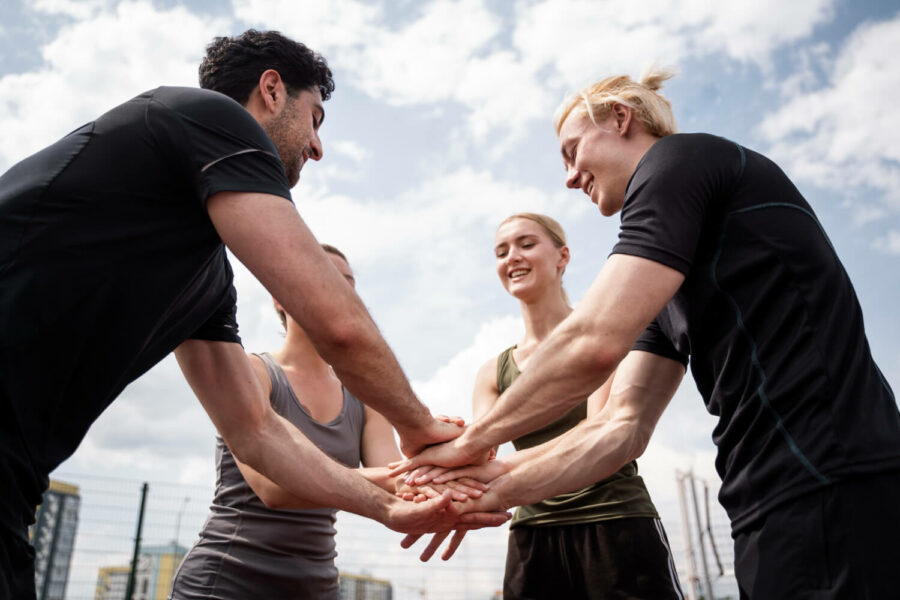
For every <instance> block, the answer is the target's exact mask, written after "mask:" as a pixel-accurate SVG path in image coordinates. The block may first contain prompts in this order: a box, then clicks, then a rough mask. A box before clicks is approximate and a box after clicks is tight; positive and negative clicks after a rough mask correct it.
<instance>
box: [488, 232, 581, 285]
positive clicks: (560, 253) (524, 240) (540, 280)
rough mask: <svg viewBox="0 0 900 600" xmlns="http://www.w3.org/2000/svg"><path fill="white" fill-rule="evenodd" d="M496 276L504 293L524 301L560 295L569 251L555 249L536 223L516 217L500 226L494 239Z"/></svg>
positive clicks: (551, 241)
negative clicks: (545, 295)
mask: <svg viewBox="0 0 900 600" xmlns="http://www.w3.org/2000/svg"><path fill="white" fill-rule="evenodd" d="M494 256H496V259H497V265H496V266H497V275H498V276H499V277H500V282H501V283H502V284H503V287H504V288H506V291H507V292H509V293H510V294H511V295H512V296H514V297H516V298H518V299H519V300H523V301H530V300H533V299H536V298H538V297H539V296H540V295H542V294H546V293H556V294H560V295H562V274H563V271H564V270H565V267H566V265H567V264H568V263H569V249H568V248H567V247H565V246H562V247H561V248H557V247H556V245H555V244H554V243H553V240H552V239H551V238H550V236H549V235H548V234H547V232H546V230H545V229H544V228H543V227H542V226H541V225H539V224H538V223H536V222H534V221H532V220H530V219H524V218H515V219H512V220H510V221H507V222H505V223H503V224H502V225H500V227H499V228H498V229H497V235H496V237H495V239H494Z"/></svg>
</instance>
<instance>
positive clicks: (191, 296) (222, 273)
mask: <svg viewBox="0 0 900 600" xmlns="http://www.w3.org/2000/svg"><path fill="white" fill-rule="evenodd" d="M200 74H201V83H202V85H203V87H205V88H209V89H205V90H204V89H196V88H177V87H160V88H157V89H154V90H150V91H148V92H145V93H143V94H141V95H139V96H137V97H135V98H133V99H131V100H129V101H128V102H125V103H124V104H122V105H120V106H117V107H115V108H113V109H112V110H110V111H109V112H107V113H105V114H103V115H102V116H100V117H99V118H98V119H97V120H95V121H93V122H91V123H88V124H87V125H84V126H83V127H80V128H78V129H76V130H75V131H73V132H72V133H70V134H69V135H67V136H65V137H64V138H62V139H61V140H59V141H58V142H56V143H54V144H52V145H51V146H48V147H47V148H45V149H44V150H42V151H40V152H38V153H36V154H34V155H32V156H30V157H28V158H26V159H24V160H23V161H21V162H20V163H18V164H16V165H15V166H13V167H12V168H10V169H9V171H7V172H6V173H5V174H4V175H3V176H2V177H0V490H3V494H2V499H0V598H34V597H35V589H34V572H33V569H34V560H33V557H34V551H33V548H31V546H30V545H29V543H28V537H27V528H28V525H29V524H30V523H32V522H33V520H34V507H35V506H36V505H37V504H39V503H40V500H41V493H42V492H43V490H44V489H46V487H47V484H48V475H49V473H50V472H51V471H52V470H53V469H54V468H55V467H56V466H57V465H59V464H60V463H61V462H62V461H63V460H65V459H66V458H67V457H69V456H70V455H71V454H72V453H73V452H74V451H75V449H76V448H77V446H78V444H79V443H80V442H81V440H82V439H83V438H84V436H85V434H86V433H87V430H88V428H89V427H90V425H91V423H92V422H93V421H94V420H95V419H96V418H97V417H98V416H99V415H100V413H101V412H102V411H103V410H104V409H105V408H106V407H107V406H109V404H110V403H111V402H112V401H113V400H114V399H115V398H116V397H117V396H118V395H119V393H120V392H121V391H122V390H123V389H124V388H125V386H126V385H128V384H129V383H130V382H131V381H134V380H135V379H137V378H138V377H139V376H140V375H141V374H143V373H144V372H145V371H147V370H148V369H150V367H152V366H153V365H154V364H156V363H157V362H159V361H160V360H162V358H164V357H165V356H166V355H168V354H169V353H170V352H173V351H174V352H175V356H176V358H177V360H178V362H179V364H180V366H181V368H182V371H183V372H184V374H185V376H186V378H187V380H188V382H189V383H190V385H191V387H192V388H193V390H194V392H195V393H196V395H197V397H198V398H199V399H200V402H201V403H202V404H203V406H204V408H205V409H206V411H207V413H208V414H209V416H210V418H211V419H212V421H213V423H214V424H215V426H216V428H217V429H218V431H219V433H220V434H221V435H222V437H223V438H224V439H225V440H226V442H227V443H228V446H229V448H230V449H231V450H232V452H233V453H234V454H235V455H236V456H237V457H239V458H240V460H241V461H242V462H244V463H246V464H248V465H250V466H252V467H253V468H254V469H255V470H257V471H259V472H260V473H262V474H264V475H265V476H267V477H269V478H270V479H272V480H273V481H275V482H277V483H278V484H280V485H281V486H282V487H283V488H284V489H285V490H287V491H289V492H290V493H292V494H294V495H295V496H297V497H300V498H304V499H306V500H308V501H309V502H310V503H311V505H322V506H331V507H335V508H338V509H342V510H348V511H351V512H355V513H358V514H361V515H365V516H367V517H371V518H373V519H376V520H378V521H380V522H382V523H384V524H385V525H387V526H388V527H391V528H393V529H397V530H401V531H409V532H422V531H426V530H429V531H433V530H445V529H447V528H449V527H451V526H453V525H454V524H456V523H458V522H460V520H462V521H463V522H469V523H471V524H473V525H474V524H481V525H485V524H494V525H495V524H499V523H501V522H503V521H505V519H506V516H505V515H504V514H502V513H501V514H476V515H472V516H469V515H464V516H460V515H459V514H458V511H457V509H455V508H453V507H451V505H450V499H449V497H448V496H444V497H441V498H438V499H435V500H432V501H429V502H427V503H422V504H414V503H408V502H403V501H402V500H399V499H398V498H396V497H395V496H393V495H392V494H390V493H388V492H386V491H384V490H382V489H381V488H378V487H376V486H375V485H374V484H372V483H370V482H368V481H367V480H365V479H364V478H363V477H362V476H360V475H358V474H356V473H355V472H354V471H352V470H350V469H348V468H346V467H344V466H343V465H339V464H338V463H337V462H335V461H334V460H332V459H330V458H328V457H327V456H325V455H324V454H323V453H322V452H321V451H320V450H319V449H318V448H316V447H315V445H314V444H312V443H311V442H310V441H309V440H307V439H306V438H305V437H303V435H302V434H301V433H300V432H299V430H298V429H297V428H296V427H293V426H292V425H290V424H289V423H288V422H287V421H285V420H284V419H282V418H281V417H280V416H278V415H277V414H276V413H275V412H274V411H273V410H272V409H271V406H270V405H269V402H268V400H267V399H266V398H265V396H264V393H263V390H262V389H261V387H260V386H259V384H258V382H257V380H256V378H255V376H254V373H253V370H252V366H251V365H250V362H249V360H248V358H247V356H246V354H245V353H244V351H243V349H242V347H241V344H240V337H239V336H238V332H237V321H236V305H235V290H234V286H233V285H232V279H233V276H232V271H231V267H230V265H229V263H228V259H227V256H226V253H225V248H226V246H227V247H228V248H230V249H231V251H232V252H233V253H234V254H235V256H237V257H238V259H240V260H241V261H242V262H243V263H244V264H245V265H246V266H247V267H248V268H249V269H250V271H251V272H253V274H254V275H255V276H256V277H257V278H258V279H259V280H260V282H262V284H263V285H265V286H266V287H267V288H268V290H269V291H270V292H271V293H272V294H273V296H275V297H276V298H278V299H279V301H280V302H281V304H282V305H283V306H284V307H285V309H286V310H287V311H288V313H289V314H291V315H292V316H293V317H294V318H295V319H296V321H297V322H298V323H300V324H301V325H302V326H303V328H304V329H305V330H306V331H307V333H308V334H309V337H310V339H311V340H312V341H313V343H314V345H315V346H316V348H317V350H318V352H319V353H320V354H321V356H322V357H323V358H324V359H325V360H326V361H328V362H329V363H330V364H331V365H332V366H333V368H334V370H335V372H336V373H337V375H338V376H339V377H340V379H341V381H343V382H344V384H345V385H346V386H347V388H348V389H349V390H350V391H351V392H353V393H354V394H355V395H356V396H357V397H358V398H359V399H360V400H362V401H363V402H365V403H367V404H369V405H371V406H372V407H373V408H374V409H376V410H377V411H379V412H380V413H382V414H383V415H384V416H385V417H386V418H387V419H388V420H390V421H391V422H392V423H393V425H394V426H395V427H396V428H397V431H398V433H399V435H400V439H401V443H402V447H403V450H404V451H405V452H407V453H412V452H416V451H418V450H420V449H421V448H423V447H424V446H426V445H428V444H432V443H435V442H439V441H441V440H447V439H451V438H453V437H455V436H457V435H459V433H460V431H461V428H459V427H457V426H456V425H454V424H450V423H444V422H439V421H437V420H435V419H434V418H433V417H432V416H431V414H430V413H429V411H428V409H427V408H426V407H425V406H424V405H423V404H421V403H420V402H419V401H418V399H417V398H416V396H415V394H414V393H413V391H412V389H411V388H410V385H409V383H408V381H407V380H406V377H405V376H404V375H403V372H402V370H401V369H400V366H399V364H398V363H397V360H396V358H395V357H394V355H393V354H392V353H391V351H390V349H389V348H388V346H387V344H386V343H385V342H384V340H383V339H382V337H381V335H380V334H379V333H378V330H377V329H376V327H375V325H374V324H373V322H372V320H371V318H370V317H369V315H368V313H367V311H366V309H365V308H364V307H363V305H362V303H361V302H360V300H359V299H358V297H357V296H356V294H355V293H354V291H353V290H352V288H351V287H350V286H349V285H347V283H346V281H344V279H343V277H341V275H340V274H339V273H338V272H337V270H336V269H335V268H334V265H333V264H332V263H331V262H330V260H329V259H328V258H327V257H326V256H325V253H324V252H323V251H322V249H321V248H320V247H319V244H318V242H317V241H316V239H315V238H314V237H313V235H312V233H310V231H309V230H308V229H307V227H306V225H305V224H304V223H303V221H302V219H301V218H300V216H299V215H298V214H297V210H296V209H295V207H294V205H293V203H292V202H291V194H290V188H291V187H292V186H293V185H294V184H296V183H297V180H298V178H299V175H300V170H301V169H302V168H303V165H304V163H305V162H306V161H307V160H308V159H310V158H311V159H313V160H319V159H320V158H321V157H322V143H321V140H320V139H319V136H318V130H319V126H320V125H321V124H322V119H323V118H324V114H325V113H324V109H323V106H322V103H323V101H325V100H327V99H328V97H329V95H330V94H331V92H332V91H333V89H334V82H333V80H332V75H331V71H330V70H329V68H328V66H327V64H326V62H325V60H324V59H323V58H322V57H321V56H319V55H318V54H316V53H315V52H313V51H311V50H310V49H309V48H307V47H306V46H304V45H303V44H300V43H297V42H294V41H292V40H289V39H288V38H286V37H284V36H282V35H281V34H279V33H277V32H257V31H247V32H246V33H244V34H242V35H240V36H237V37H234V38H225V37H223V38H217V39H216V40H215V41H214V42H213V43H212V44H211V45H210V47H209V51H208V55H207V57H206V59H205V60H204V61H203V64H202V66H201V69H200ZM229 96H230V98H229ZM48 365H51V366H52V368H50V369H48V368H47V366H48Z"/></svg>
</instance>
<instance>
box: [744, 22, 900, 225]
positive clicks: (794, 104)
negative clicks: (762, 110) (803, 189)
mask: <svg viewBox="0 0 900 600" xmlns="http://www.w3.org/2000/svg"><path fill="white" fill-rule="evenodd" d="M898 53H900V18H895V19H893V20H891V21H885V22H882V23H876V24H868V25H863V26H861V27H860V28H859V29H858V30H857V31H855V32H854V33H853V35H851V36H850V38H849V39H848V40H847V42H846V43H845V44H844V45H843V47H842V48H841V50H840V53H839V56H838V57H837V59H836V60H835V61H834V67H833V70H832V71H831V73H830V74H829V80H828V84H827V85H825V86H824V87H821V88H820V89H817V90H814V91H810V92H807V93H800V94H797V95H796V96H794V97H793V98H791V99H790V101H789V102H787V104H786V105H785V106H783V107H782V108H781V109H779V110H777V111H775V112H774V113H772V114H771V115H769V116H768V117H767V118H766V119H765V120H764V121H763V123H762V125H761V126H760V132H761V133H762V135H763V136H764V137H765V138H766V139H767V140H768V141H769V142H770V143H771V144H772V151H771V154H772V156H773V157H774V158H776V159H779V160H783V161H786V162H787V164H788V165H789V166H790V171H791V174H792V175H793V176H796V177H798V178H801V179H805V180H807V181H809V182H811V183H813V184H815V185H817V186H820V187H834V188H836V189H852V188H863V189H870V190H876V191H880V192H883V194H884V196H883V200H884V202H885V203H886V204H888V205H889V206H891V207H892V208H893V209H894V210H897V209H900V195H898V194H897V190H898V189H900V167H898V165H900V141H898V139H897V136H896V135H895V132H897V131H900V113H898V111H897V110H896V102H895V98H896V97H897V96H898V95H900V70H898V69H897V68H896V66H895V64H894V62H893V60H892V57H893V56H895V55H896V54H898Z"/></svg>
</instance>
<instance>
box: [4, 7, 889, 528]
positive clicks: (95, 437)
mask: <svg viewBox="0 0 900 600" xmlns="http://www.w3.org/2000/svg"><path fill="white" fill-rule="evenodd" d="M730 5H731V6H730ZM2 17H3V18H2V19H0V131H2V132H3V133H2V135H0V171H4V170H6V169H7V168H8V167H9V166H11V165H12V164H14V163H15V162H16V161H18V160H20V159H21V158H23V157H25V156H26V155H28V154H30V153H32V152H34V151H36V150H38V149H40V148H42V147H43V146H45V145H47V144H49V143H51V142H53V141H54V140H55V139H57V138H58V137H59V136H61V135H64V134H65V133H67V132H68V131H71V130H72V129H75V128H76V127H78V126H79V125H81V124H82V123H83V122H85V121H88V120H91V119H93V118H94V117H96V116H97V115H99V114H100V113H101V112H103V111H105V110H106V109H108V108H110V107H112V106H113V105H115V104H117V103H119V102H122V101H124V100H127V99H128V98H130V97H132V96H134V95H136V94H138V93H140V92H142V91H144V90H146V89H149V88H153V87H156V86H158V85H163V84H165V85H196V72H197V64H198V63H199V60H200V59H201V57H202V55H203V52H204V47H205V45H206V43H208V41H209V40H211V38H212V37H213V36H216V35H223V34H228V35H231V34H236V33H239V32H241V31H243V30H245V29H247V28H248V27H255V28H259V29H279V30H281V31H282V32H284V33H285V34H287V35H289V36H291V37H293V38H295V39H298V40H301V41H304V42H305V43H307V44H308V45H310V46H311V47H313V48H314V49H316V50H318V51H319V52H321V53H322V54H323V55H324V56H325V57H326V58H327V59H328V61H329V63H330V65H331V66H332V68H333V70H334V72H335V80H336V84H337V89H336V91H335V93H334V96H333V98H332V100H330V101H329V102H328V103H327V104H326V112H327V115H328V117H327V119H326V120H325V125H324V126H323V129H322V131H321V135H322V138H323V142H324V147H325V156H324V159H323V160H322V161H321V162H320V163H311V164H309V165H307V167H306V169H305V170H304V172H303V174H302V177H301V180H300V183H299V184H298V186H297V187H296V188H295V189H294V190H293V193H294V200H295V202H296V204H297V207H298V210H299V211H300V213H301V215H302V216H303V217H304V218H305V219H306V220H307V222H308V223H309V224H310V226H311V227H312V229H313V231H314V232H315V233H316V235H317V236H318V237H319V238H320V239H321V240H322V241H327V242H329V243H332V244H335V245H337V246H338V247H340V248H341V249H343V250H344V251H345V252H346V254H347V255H348V257H349V258H350V262H351V264H352V265H353V267H354V268H355V270H356V272H357V281H358V291H359V293H360V294H361V296H362V297H363V299H364V300H365V302H366V304H367V305H368V306H369V308H370V310H371V312H372V314H373V316H374V317H375V320H376V321H377V322H378V324H379V326H380V327H381V329H382V331H383V333H384V335H385V337H386V338H387V340H388V341H389V342H390V344H391V346H392V347H393V348H394V350H395V352H396V353H397V355H398V357H399V359H400V362H401V363H402V364H403V366H404V368H405V369H406V372H407V373H408V375H409V377H410V379H411V380H413V381H414V386H415V388H416V390H417V391H418V393H419V394H420V397H421V398H422V399H423V400H424V401H425V402H426V403H428V404H429V406H430V407H432V409H433V410H434V411H436V412H449V413H453V414H460V415H463V416H465V417H468V416H469V415H470V414H471V408H470V392H471V385H472V381H473V377H474V373H475V371H476V369H477V367H478V366H479V365H480V364H481V363H482V362H483V361H484V360H486V359H487V358H488V357H490V356H491V355H493V354H495V353H497V352H498V351H500V350H502V349H503V348H505V347H506V346H508V345H510V344H512V343H514V342H515V341H516V340H517V338H518V336H519V335H520V333H521V325H520V319H519V316H518V315H519V309H518V305H517V303H516V302H514V301H512V300H511V299H510V298H509V297H508V296H506V294H505V292H504V291H503V289H502V287H501V286H500V284H499V282H498V281H497V278H496V275H495V274H494V270H493V258H492V252H491V247H492V240H493V232H494V230H495V228H496V226H497V224H498V223H499V221H500V220H502V219H503V218H504V217H505V216H507V215H508V214H510V213H512V212H518V211H525V210H531V211H538V212H545V213H548V214H550V215H552V216H554V217H556V218H557V219H558V220H559V221H561V223H562V224H563V226H564V227H565V228H566V230H567V232H568V235H569V241H570V248H571V250H572V257H573V258H572V263H571V265H570V267H569V269H568V272H567V274H566V281H565V283H566V287H567V289H568V292H569V295H570V296H571V297H572V298H573V299H575V300H576V301H577V299H578V298H579V297H580V296H581V295H582V294H583V293H584V291H585V290H586V289H587V287H588V286H589V284H590V282H591V281H592V279H593V276H594V275H595V274H596V273H597V271H598V270H599V269H600V267H601V266H602V264H603V262H604V260H605V258H606V256H607V254H608V250H609V248H610V247H611V246H612V245H613V243H614V241H615V234H616V228H617V223H618V221H617V218H615V217H614V218H611V219H605V218H603V217H602V216H601V215H600V214H599V213H598V212H597V211H596V208H595V207H594V206H593V205H591V204H590V203H589V202H588V201H587V199H586V198H585V197H584V196H583V195H582V194H581V193H580V192H576V191H569V190H566V189H565V188H564V185H563V179H564V177H563V169H562V165H561V161H560V159H559V152H558V149H557V146H556V142H555V137H554V135H553V129H552V125H551V123H550V115H551V114H552V112H553V109H554V108H555V106H556V105H557V104H558V103H559V102H560V101H561V100H562V99H563V98H564V97H565V95H566V94H567V93H569V92H571V91H574V90H576V89H579V88H580V87H582V86H583V85H586V84H588V83H591V82H592V81H594V80H596V79H598V78H600V77H603V76H606V75H610V74H617V73H628V74H631V75H633V76H637V75H639V74H640V72H641V70H642V69H643V68H645V67H646V66H648V65H650V64H652V63H654V62H656V63H659V64H662V65H667V66H673V67H676V68H677V69H678V71H679V75H678V76H677V77H676V78H675V79H673V80H671V81H670V82H669V83H668V85H667V86H666V87H665V89H664V93H665V94H666V95H667V96H668V97H669V98H670V99H671V101H672V103H673V105H674V110H675V115H676V118H677V120H678V123H679V127H680V129H681V130H682V131H685V132H692V131H705V132H710V133H715V134H719V135H722V136H725V137H728V138H730V139H733V140H735V141H737V142H739V143H741V144H743V145H745V146H747V147H749V148H752V149H754V150H757V151H760V152H762V153H764V154H767V155H768V156H770V157H771V158H773V159H775V160H776V161H777V162H778V163H779V164H780V165H781V166H782V168H784V169H785V171H786V172H787V173H788V174H789V175H790V176H791V177H792V178H793V180H794V181H795V182H796V183H797V185H798V187H799V188H800V189H801V191H803V193H804V194H805V195H806V197H807V199H808V200H809V201H810V203H811V204H812V206H813V208H814V209H815V211H816V212H817V213H818V215H819V217H820V219H821V221H822V222H823V224H824V226H825V228H826V230H827V231H828V233H829V236H830V237H831V240H832V242H833V243H834V246H835V247H836V249H837V251H838V253H839V255H840V256H841V258H842V259H843V261H844V264H845V266H846V268H847V270H848V272H849V273H850V276H851V278H852V280H853V282H854V284H855V286H856V290H857V292H858V294H859V298H860V302H861V303H862V306H863V310H864V314H865V318H866V328H867V332H868V334H869V340H870V343H871V347H872V351H873V353H874V356H875V359H876V360H877V361H878V363H879V365H880V366H881V368H882V370H883V371H884V373H885V375H886V377H887V379H888V381H889V382H890V383H891V384H892V386H893V387H894V388H895V389H897V388H898V387H900V324H898V320H897V318H896V316H895V314H894V313H895V310H896V307H897V306H898V305H900V285H898V281H900V278H898V275H897V274H898V267H900V141H898V138H897V132H898V131H900V111H897V110H896V108H895V104H896V97H897V95H898V94H900V68H898V67H897V66H896V65H895V64H894V61H893V59H891V58H890V57H896V56H897V55H898V54H900V10H898V6H897V4H896V3H893V2H888V1H884V0H881V1H877V0H855V1H853V2H851V1H849V0H840V1H837V0H795V1H792V2H784V1H783V0H756V1H754V2H752V3H751V2H741V3H737V2H734V3H728V2H721V1H719V2H713V1H705V0H683V1H681V2H678V3H670V2H663V1H661V0H648V1H645V2H639V3H637V2H635V3H612V2H605V1H594V2H586V1H575V0H544V1H516V2H501V1H488V0H484V1H482V0H460V1H450V0H435V1H421V2H420V1H416V2H413V1H392V2H361V1H356V0H331V1H329V2H321V1H319V2H308V1H300V0H232V1H231V2H230V3H229V2H220V1H201V0H188V1H185V2H177V1H172V0H159V1H155V2H150V1H147V0H138V1H132V0H128V1H124V2H116V1H114V0H84V1H76V0H30V1H23V0H11V1H7V2H4V6H3V8H2ZM237 277H238V291H239V295H240V303H239V314H238V317H239V321H240V324H241V329H242V335H243V339H244V343H245V346H246V348H247V349H248V350H252V351H261V350H266V349H274V348H276V347H277V346H278V345H279V344H280V340H281V338H280V336H279V325H278V321H277V318H276V317H275V315H274V313H273V312H272V310H271V308H270V302H269V299H268V296H267V294H266V292H265V291H264V290H263V289H262V288H261V287H259V285H258V284H256V283H255V281H254V280H253V279H252V277H251V276H250V275H249V274H248V273H247V272H246V271H245V270H243V269H242V268H238V276H237ZM712 427H713V420H712V419H711V418H710V417H709V416H707V415H706V414H705V412H704V411H703V408H702V404H701V401H700V399H699V396H698V395H697V392H696V389H695V387H694V385H693V382H692V381H690V378H688V379H686V381H685V383H684V385H682V388H681V390H680V391H679V393H678V395H677V396H676V398H675V400H674V401H673V402H672V405H671V406H670V408H669V410H668V412H667V413H666V415H665V416H664V417H663V419H662V421H661V422H660V425H659V427H658V430H657V433H656V436H655V439H654V441H653V443H652V446H651V448H650V449H649V450H648V452H647V455H646V456H645V457H644V459H643V460H642V461H641V469H642V472H643V473H644V475H645V478H646V479H647V481H648V485H649V486H650V488H651V492H652V493H653V494H654V497H655V499H656V501H657V504H658V506H659V507H660V510H661V512H663V518H664V520H665V521H666V522H667V523H672V524H674V525H670V529H671V528H672V527H677V526H678V523H679V521H678V518H679V514H678V506H677V500H676V495H675V485H674V479H675V470H676V469H681V470H687V469H693V470H694V471H695V472H696V473H698V474H700V475H702V476H703V477H706V478H709V479H710V480H714V479H715V474H714V470H713V467H712V460H713V454H714V447H713V445H712V442H711V441H710V432H711V431H712ZM212 436H213V430H212V427H211V426H210V425H209V423H208V421H207V420H206V417H205V415H204V414H203V412H202V410H201V409H200V408H199V405H198V403H197V402H196V401H195V400H194V399H193V397H192V395H191V393H190V391H189V389H188V388H187V386H186V384H184V382H183V381H182V379H181V376H180V373H179V372H178V370H177V367H176V366H175V364H174V361H172V360H167V361H164V362H163V363H162V364H160V365H159V366H158V367H157V368H155V369H154V370H152V371H151V372H150V373H148V374H147V375H146V376H145V377H144V378H143V379H141V380H140V381H138V382H136V383H135V384H133V385H132V386H131V387H130V388H128V389H127V390H126V392H125V393H124V394H123V396H122V397H121V398H120V399H119V400H118V401H117V402H116V403H115V405H114V406H113V407H112V408H111V409H110V410H108V411H107V413H105V414H104V415H103V416H102V417H101V418H100V420H99V421H98V422H97V423H96V425H95V426H94V428H93V429H92V430H91V433H90V434H89V436H88V438H87V439H86V441H85V442H84V444H82V446H81V448H80V449H79V450H78V452H77V453H76V454H75V456H74V457H73V458H72V459H71V460H69V461H68V462H67V463H66V464H65V465H64V466H63V468H62V471H64V472H69V473H102V474H104V475H127V476H129V477H134V478H146V479H150V480H153V479H160V478H162V479H165V480H166V481H181V482H184V483H197V482H211V481H212V472H213V464H212ZM391 540H392V541H391V543H393V541H395V540H394V539H393V538H391Z"/></svg>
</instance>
